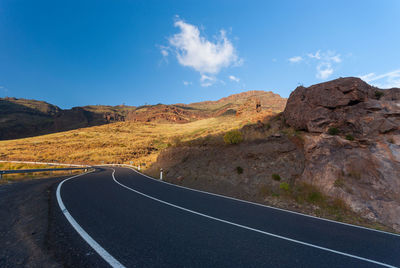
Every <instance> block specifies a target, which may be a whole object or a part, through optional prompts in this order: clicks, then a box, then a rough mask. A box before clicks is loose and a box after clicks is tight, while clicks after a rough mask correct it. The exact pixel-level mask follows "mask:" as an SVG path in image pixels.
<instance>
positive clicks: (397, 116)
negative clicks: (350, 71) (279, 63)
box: [283, 77, 400, 136]
mask: <svg viewBox="0 0 400 268" xmlns="http://www.w3.org/2000/svg"><path fill="white" fill-rule="evenodd" d="M399 100H400V89H398V88H397V89H396V88H393V89H388V90H381V89H379V88H376V87H373V86H370V85H368V84H367V83H365V82H364V81H362V80H361V79H359V78H354V77H348V78H339V79H336V80H333V81H330V82H326V83H321V84H316V85H313V86H310V87H308V88H305V87H302V86H301V87H298V88H296V90H295V91H293V92H292V94H290V97H289V99H288V101H287V105H286V108H285V111H284V113H283V115H284V118H285V120H286V123H287V124H289V125H290V126H292V127H294V128H296V129H301V130H306V131H308V132H315V133H323V132H326V131H327V130H328V129H329V128H330V127H336V128H338V129H339V130H341V131H342V132H343V133H348V134H352V135H356V136H360V135H364V136H370V135H376V134H379V133H388V132H393V131H398V130H399V125H400V104H399Z"/></svg>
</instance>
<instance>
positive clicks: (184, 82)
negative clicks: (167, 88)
mask: <svg viewBox="0 0 400 268" xmlns="http://www.w3.org/2000/svg"><path fill="white" fill-rule="evenodd" d="M183 84H184V85H185V86H189V85H191V84H192V82H189V81H183Z"/></svg>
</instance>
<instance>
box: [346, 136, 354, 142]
mask: <svg viewBox="0 0 400 268" xmlns="http://www.w3.org/2000/svg"><path fill="white" fill-rule="evenodd" d="M346 140H349V141H354V137H353V135H351V134H347V135H346Z"/></svg>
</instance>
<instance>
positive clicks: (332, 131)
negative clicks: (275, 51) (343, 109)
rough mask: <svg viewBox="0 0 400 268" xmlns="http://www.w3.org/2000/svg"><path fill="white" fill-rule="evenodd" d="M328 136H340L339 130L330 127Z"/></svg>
mask: <svg viewBox="0 0 400 268" xmlns="http://www.w3.org/2000/svg"><path fill="white" fill-rule="evenodd" d="M328 134H329V135H333V136H334V135H337V134H339V129H337V128H336V127H330V128H329V129H328Z"/></svg>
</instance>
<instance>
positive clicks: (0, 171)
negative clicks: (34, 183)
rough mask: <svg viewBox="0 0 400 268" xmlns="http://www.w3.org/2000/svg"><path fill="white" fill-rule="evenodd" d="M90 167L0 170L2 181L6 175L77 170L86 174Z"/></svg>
mask: <svg viewBox="0 0 400 268" xmlns="http://www.w3.org/2000/svg"><path fill="white" fill-rule="evenodd" d="M89 168H90V167H89V166H88V167H74V168H40V169H13V170H0V179H1V178H2V177H3V175H4V174H17V173H34V172H46V171H62V170H77V169H84V170H85V172H86V171H87V170H88V169H89Z"/></svg>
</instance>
